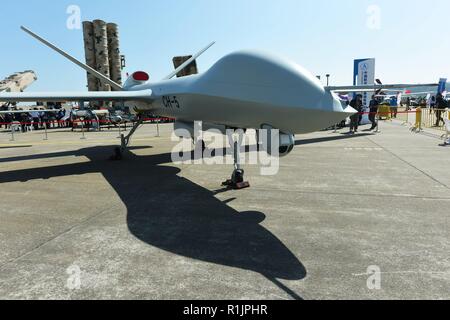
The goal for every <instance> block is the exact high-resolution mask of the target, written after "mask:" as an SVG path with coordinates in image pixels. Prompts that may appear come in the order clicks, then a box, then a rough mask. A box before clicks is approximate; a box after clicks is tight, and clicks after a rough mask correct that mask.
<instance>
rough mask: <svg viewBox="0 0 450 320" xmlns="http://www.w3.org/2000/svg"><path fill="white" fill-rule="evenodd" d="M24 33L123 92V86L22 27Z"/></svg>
mask: <svg viewBox="0 0 450 320" xmlns="http://www.w3.org/2000/svg"><path fill="white" fill-rule="evenodd" d="M20 28H21V29H22V30H23V31H25V32H26V33H28V34H29V35H30V36H32V37H33V38H35V39H37V40H38V41H40V42H42V43H43V44H45V45H46V46H47V47H49V48H51V49H53V50H55V51H56V52H58V53H59V54H60V55H62V56H63V57H65V58H67V59H69V60H70V61H72V62H73V63H75V64H76V65H77V66H79V67H81V68H83V69H84V70H86V71H87V72H89V73H90V74H91V75H93V76H94V77H96V78H97V79H99V80H100V81H104V82H106V83H108V84H109V85H111V87H113V88H114V89H116V90H119V91H122V90H123V88H122V86H121V85H119V84H118V83H116V82H114V81H112V80H111V79H109V78H108V77H106V76H105V75H103V74H101V73H100V72H98V71H96V70H94V69H93V68H91V67H89V66H88V65H86V64H84V63H82V62H81V61H79V60H77V59H76V58H74V57H72V56H71V55H69V54H68V53H67V52H65V51H63V50H61V49H60V48H58V47H57V46H55V45H53V44H52V43H50V42H48V41H47V40H45V39H44V38H42V37H40V36H39V35H37V34H35V33H34V32H32V31H31V30H29V29H27V28H25V27H24V26H21V27H20Z"/></svg>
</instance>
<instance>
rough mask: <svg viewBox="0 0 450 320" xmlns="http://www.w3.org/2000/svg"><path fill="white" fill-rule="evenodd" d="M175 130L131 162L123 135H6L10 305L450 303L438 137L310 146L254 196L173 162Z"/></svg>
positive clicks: (384, 135) (209, 170)
mask: <svg viewBox="0 0 450 320" xmlns="http://www.w3.org/2000/svg"><path fill="white" fill-rule="evenodd" d="M170 129H171V126H170V125H165V126H162V129H161V135H162V137H161V138H155V133H156V131H155V127H154V126H152V125H148V126H145V127H144V128H143V129H141V130H139V131H138V133H137V134H136V138H135V139H134V141H133V146H134V147H137V148H134V149H133V151H132V155H129V156H128V157H127V158H126V159H125V160H123V161H122V162H114V161H109V160H107V158H108V157H109V155H110V154H111V150H112V146H113V145H115V144H116V143H117V139H116V138H117V135H118V132H117V131H116V132H109V133H108V132H105V133H89V134H87V137H88V139H87V140H81V139H80V134H79V133H71V132H57V131H52V132H50V133H49V140H48V141H43V140H42V138H43V133H42V132H38V133H36V132H35V133H28V134H24V135H20V134H19V135H16V141H15V142H9V138H10V136H8V134H6V133H0V155H1V157H0V162H1V166H0V199H1V203H0V221H1V223H0V298H1V299H17V298H18V299H30V298H31V299H135V298H137V299H292V298H303V299H382V298H384V299H450V254H449V252H450V209H449V208H450V170H449V164H450V148H445V147H441V146H439V144H440V143H441V141H440V140H438V139H436V138H433V137H429V136H425V135H420V134H419V135H417V134H412V133H410V132H409V131H408V129H407V128H405V127H402V126H399V125H393V124H382V127H381V130H382V132H381V133H380V134H377V135H371V134H369V133H367V132H362V133H360V134H359V135H356V136H354V137H349V136H347V135H344V134H342V133H343V131H342V132H338V133H333V132H331V131H328V132H319V133H314V134H309V135H304V136H298V137H297V140H298V146H297V147H296V149H294V151H293V153H292V154H291V155H290V156H288V157H287V158H284V159H282V161H281V168H280V172H279V174H278V175H276V176H272V177H263V176H260V175H259V168H258V167H257V166H249V167H247V171H246V173H247V175H246V177H247V178H248V180H250V182H251V185H252V187H251V188H250V189H246V190H242V191H224V190H221V187H220V183H221V181H223V180H225V179H226V178H228V176H229V174H230V173H231V167H230V166H224V165H214V166H206V165H174V164H172V163H171V162H170V152H171V150H172V147H173V145H174V143H173V142H171V141H170V139H169V135H170ZM369 266H377V267H379V268H380V270H381V272H382V274H381V288H380V290H370V289H369V288H368V286H367V280H368V278H369V275H367V274H366V273H367V269H368V267H369ZM78 268H79V271H80V272H81V273H80V277H79V279H80V282H79V283H78V282H77V277H76V275H77V272H78ZM78 285H79V288H78V289H77V286H78ZM74 287H75V289H74Z"/></svg>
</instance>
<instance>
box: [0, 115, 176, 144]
mask: <svg viewBox="0 0 450 320" xmlns="http://www.w3.org/2000/svg"><path fill="white" fill-rule="evenodd" d="M172 121H174V119H170V118H145V119H143V124H156V125H157V132H158V134H157V136H159V124H161V123H167V122H172ZM101 125H111V126H113V127H116V126H114V124H113V123H111V121H108V120H96V119H95V120H86V119H84V120H81V119H77V120H59V121H58V120H51V121H46V122H44V121H38V122H36V121H31V122H19V121H12V122H0V129H1V127H3V126H4V127H5V129H6V131H4V132H5V133H9V134H10V135H11V139H10V141H15V134H16V133H18V132H19V133H21V132H32V131H34V129H35V127H37V128H38V129H40V130H43V132H44V140H48V130H50V129H69V128H72V129H73V128H74V127H75V126H78V127H81V132H82V137H81V139H85V138H86V137H85V131H89V130H90V129H91V128H93V127H95V128H98V130H100V128H101ZM125 125H126V124H125ZM117 127H118V128H119V132H120V133H121V131H122V126H121V124H118V126H117ZM126 129H127V128H126V126H125V131H126Z"/></svg>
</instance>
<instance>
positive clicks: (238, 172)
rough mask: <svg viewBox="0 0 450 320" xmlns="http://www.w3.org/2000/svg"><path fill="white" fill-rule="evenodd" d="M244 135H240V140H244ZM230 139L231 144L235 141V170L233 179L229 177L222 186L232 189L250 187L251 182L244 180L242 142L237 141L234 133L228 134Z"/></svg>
mask: <svg viewBox="0 0 450 320" xmlns="http://www.w3.org/2000/svg"><path fill="white" fill-rule="evenodd" d="M242 140H243V135H239V142H242ZM228 141H229V142H230V144H232V143H233V145H232V146H233V157H234V171H233V174H232V175H231V179H228V180H227V181H225V182H224V183H222V186H225V187H228V188H230V189H235V190H241V189H245V188H249V187H250V183H249V182H248V181H245V180H244V170H243V169H242V168H241V164H240V158H239V148H240V146H241V143H239V142H238V141H235V140H234V139H233V136H232V135H228Z"/></svg>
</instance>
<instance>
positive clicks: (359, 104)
mask: <svg viewBox="0 0 450 320" xmlns="http://www.w3.org/2000/svg"><path fill="white" fill-rule="evenodd" d="M405 102H406V103H405V104H406V111H407V112H408V111H411V110H412V108H411V98H410V97H408V98H407V99H406V100H405ZM382 103H385V104H386V103H388V104H389V112H388V113H389V114H390V117H391V118H397V115H398V108H399V106H401V101H398V100H397V98H396V97H395V96H392V97H391V98H390V99H389V100H386V99H385V97H383V96H376V95H372V98H371V100H370V102H369V111H368V115H369V121H370V122H371V124H372V126H371V128H370V129H369V131H373V130H375V129H376V128H377V127H378V123H377V115H380V106H381V104H382ZM348 104H349V105H350V106H351V107H352V108H353V109H355V110H356V111H357V112H358V113H357V114H355V115H353V116H351V117H350V132H349V133H350V134H355V133H357V132H358V129H359V126H360V125H361V122H362V119H363V114H364V112H367V110H365V108H364V105H363V96H362V95H361V94H358V95H356V96H355V97H354V98H353V99H352V100H351V101H350V102H349V103H348ZM427 107H428V108H429V109H430V112H434V113H435V115H436V123H435V126H436V127H439V126H441V124H442V125H445V121H444V117H443V116H444V113H445V109H447V108H449V101H448V100H446V99H445V97H444V96H443V95H442V94H441V93H439V94H437V95H436V96H430V99H429V101H428V103H427Z"/></svg>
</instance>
